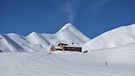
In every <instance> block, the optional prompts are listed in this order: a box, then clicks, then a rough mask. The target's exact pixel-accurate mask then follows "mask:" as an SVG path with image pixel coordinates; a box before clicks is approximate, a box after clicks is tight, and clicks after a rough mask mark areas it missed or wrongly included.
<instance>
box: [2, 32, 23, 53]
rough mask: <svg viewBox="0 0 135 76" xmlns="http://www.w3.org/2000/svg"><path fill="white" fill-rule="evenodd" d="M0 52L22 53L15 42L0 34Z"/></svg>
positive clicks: (21, 49)
mask: <svg viewBox="0 0 135 76" xmlns="http://www.w3.org/2000/svg"><path fill="white" fill-rule="evenodd" d="M0 50H2V51H6V52H10V51H12V52H17V51H23V48H22V47H21V46H19V45H18V44H17V43H16V42H15V41H13V40H12V39H11V38H9V37H8V36H7V35H4V34H0Z"/></svg>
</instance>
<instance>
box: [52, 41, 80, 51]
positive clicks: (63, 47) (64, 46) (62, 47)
mask: <svg viewBox="0 0 135 76" xmlns="http://www.w3.org/2000/svg"><path fill="white" fill-rule="evenodd" d="M58 47H59V48H56V47H55V46H53V45H52V46H51V48H50V51H56V50H60V51H78V52H82V47H71V46H68V44H63V43H59V44H58Z"/></svg>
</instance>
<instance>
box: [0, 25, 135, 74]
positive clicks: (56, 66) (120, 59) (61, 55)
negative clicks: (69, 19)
mask: <svg viewBox="0 0 135 76" xmlns="http://www.w3.org/2000/svg"><path fill="white" fill-rule="evenodd" d="M134 33H135V24H133V25H129V26H123V27H119V28H116V29H114V30H111V31H108V32H106V33H104V34H102V35H100V36H98V37H96V38H94V39H89V38H88V37H86V36H85V35H84V34H83V33H81V32H80V31H79V30H77V28H75V27H74V26H73V25H72V24H71V23H67V24H66V25H65V26H64V27H62V29H60V30H59V31H58V32H57V33H55V34H46V33H36V32H32V33H31V34H29V35H28V36H21V35H18V34H14V33H10V34H0V76H135V34H134ZM59 42H63V43H68V44H72V43H75V46H82V48H83V49H84V50H83V51H85V50H87V51H88V52H87V53H80V52H63V51H55V52H50V51H49V48H50V46H51V45H57V44H58V43H59ZM1 51H2V52H1ZM106 62H107V65H106Z"/></svg>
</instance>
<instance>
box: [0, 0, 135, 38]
mask: <svg viewBox="0 0 135 76" xmlns="http://www.w3.org/2000/svg"><path fill="white" fill-rule="evenodd" d="M67 22H71V23H72V24H73V25H74V26H75V27H76V28H78V29H79V30H80V31H81V32H83V33H84V34H85V35H86V36H88V37H89V38H94V37H96V36H98V35H100V34H102V33H104V32H106V31H108V30H111V29H114V28H117V27H120V26H122V25H129V24H133V23H135V0H0V33H3V34H7V33H17V34H20V35H24V36H26V35H28V34H29V33H31V32H32V31H35V32H39V33H55V32H57V31H58V30H59V29H60V28H61V27H62V26H64V24H66V23H67Z"/></svg>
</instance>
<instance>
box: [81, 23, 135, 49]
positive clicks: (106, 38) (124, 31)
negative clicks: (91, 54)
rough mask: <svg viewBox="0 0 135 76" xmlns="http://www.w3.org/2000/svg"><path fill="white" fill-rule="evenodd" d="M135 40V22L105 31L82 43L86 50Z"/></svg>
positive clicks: (115, 45)
mask: <svg viewBox="0 0 135 76" xmlns="http://www.w3.org/2000/svg"><path fill="white" fill-rule="evenodd" d="M133 42H135V24H132V25H128V26H122V27H119V28H116V29H113V30H110V31H108V32H105V33H103V34H101V35H99V36H98V37H96V38H94V39H92V40H91V41H89V42H87V43H86V44H84V47H85V48H86V49H87V50H92V49H103V48H111V47H118V46H121V45H126V44H130V43H133Z"/></svg>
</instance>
